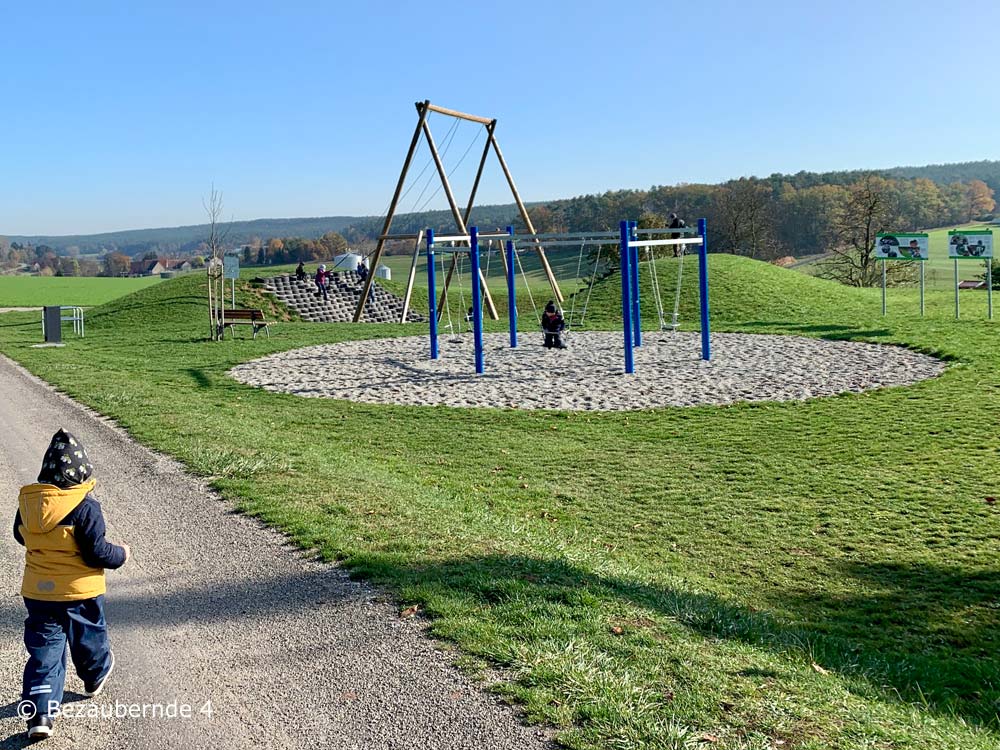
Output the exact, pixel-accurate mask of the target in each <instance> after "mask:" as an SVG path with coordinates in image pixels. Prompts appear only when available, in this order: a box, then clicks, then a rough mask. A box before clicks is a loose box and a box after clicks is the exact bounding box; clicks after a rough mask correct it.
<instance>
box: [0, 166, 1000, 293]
mask: <svg viewBox="0 0 1000 750" xmlns="http://www.w3.org/2000/svg"><path fill="white" fill-rule="evenodd" d="M997 189H1000V161H980V162H967V163H962V164H945V165H931V166H925V167H898V168H894V169H889V170H883V171H878V172H862V171H851V172H828V173H814V172H799V173H797V174H794V175H782V174H775V175H771V176H770V177H766V178H757V177H743V178H740V179H736V180H730V181H728V182H725V183H721V184H714V185H707V184H685V185H669V186H654V187H651V188H649V189H648V190H619V191H610V192H606V193H603V194H601V195H584V196H579V197H576V198H569V199H564V200H556V201H550V202H545V203H533V204H529V210H530V213H531V216H532V221H533V222H534V224H535V228H536V229H537V230H538V231H540V232H556V231H579V230H585V229H614V228H616V227H617V225H618V222H619V221H620V220H621V219H623V218H640V219H643V221H644V223H646V224H647V225H652V224H657V223H660V222H665V221H666V217H667V216H668V215H669V214H670V213H677V214H678V215H680V216H681V217H683V218H685V219H687V220H688V221H693V220H694V219H696V218H698V217H705V218H707V219H708V221H709V226H710V231H711V243H712V249H713V250H714V251H716V252H730V253H736V254H741V255H747V256H750V257H754V258H759V259H763V260H771V259H774V258H777V257H781V256H786V255H794V256H803V255H811V254H817V253H825V254H828V255H830V256H831V258H830V261H829V262H828V269H827V270H828V273H829V275H831V276H833V277H834V278H837V279H839V280H841V281H843V282H845V283H848V284H852V285H868V284H871V283H874V277H873V274H874V272H875V271H874V265H875V264H874V263H873V262H872V259H871V258H870V254H871V253H870V248H871V246H873V244H874V236H875V234H876V233H877V232H880V231H905V230H916V229H927V228H932V227H939V226H947V225H952V224H958V223H962V222H966V221H970V220H973V219H982V218H992V215H993V211H994V210H995V206H996V204H995V202H994V197H993V196H994V193H995V191H996V190H997ZM383 220H384V219H383V218H380V217H365V218H360V219H358V218H353V219H352V218H351V217H343V216H340V217H328V218H325V219H324V218H318V219H281V220H271V219H268V220H260V221H251V222H235V223H232V224H230V225H229V226H228V230H227V242H228V243H229V244H230V246H234V245H235V246H242V247H243V248H244V250H243V252H244V262H246V263H258V264H264V263H286V262H295V261H298V260H305V261H316V260H325V259H328V258H330V257H332V255H333V254H335V253H339V252H342V251H343V250H344V249H345V248H346V247H347V245H352V246H355V247H359V248H362V249H363V248H367V247H371V245H372V244H374V240H375V238H376V237H377V235H378V233H379V231H380V230H381V229H382V223H383ZM471 223H474V224H478V225H479V226H482V227H490V228H493V227H503V226H506V225H508V224H513V225H514V226H516V227H517V228H518V229H523V226H522V223H521V220H520V217H519V216H518V214H517V211H516V208H515V206H514V205H513V204H509V205H499V206H480V207H477V208H476V209H475V211H474V212H473V216H472V221H471ZM426 227H435V228H437V229H439V230H441V231H448V230H449V229H454V222H453V220H452V217H451V214H450V212H448V211H431V212H423V213H419V214H406V215H401V216H398V217H396V220H395V222H394V224H393V227H392V230H393V231H394V232H415V231H417V230H419V229H423V228H426ZM289 230H291V231H289ZM206 236H207V227H205V226H191V227H179V228H176V229H168V230H155V229H149V230H140V231H136V232H122V233H116V234H110V235H92V236H90V237H82V236H81V237H66V238H15V237H12V238H9V239H7V238H2V237H0V266H3V267H6V268H10V267H13V266H15V265H16V264H17V263H28V264H31V263H38V264H39V265H40V266H41V267H42V268H43V269H49V270H48V271H47V272H48V273H56V274H64V275H92V274H94V273H97V272H104V273H113V272H114V271H115V270H119V269H120V266H121V265H122V264H123V263H124V262H125V258H126V257H133V258H134V257H140V256H143V255H149V254H153V255H155V254H161V255H197V254H199V253H201V252H203V251H204V242H205V237H206ZM392 249H398V250H403V249H404V247H403V246H400V247H398V248H392ZM95 252H99V253H100V254H101V256H102V262H100V263H99V262H98V261H97V260H96V259H93V258H87V257H85V256H86V255H87V254H88V253H95ZM112 254H114V258H113V262H111V263H109V258H108V256H110V255H112ZM904 272H905V271H904V270H903V269H900V271H899V273H904Z"/></svg>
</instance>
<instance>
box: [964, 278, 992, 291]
mask: <svg viewBox="0 0 1000 750" xmlns="http://www.w3.org/2000/svg"><path fill="white" fill-rule="evenodd" d="M958 288H959V289H985V288H986V282H985V281H982V280H981V279H980V280H978V281H977V280H976V279H966V280H965V281H960V282H958Z"/></svg>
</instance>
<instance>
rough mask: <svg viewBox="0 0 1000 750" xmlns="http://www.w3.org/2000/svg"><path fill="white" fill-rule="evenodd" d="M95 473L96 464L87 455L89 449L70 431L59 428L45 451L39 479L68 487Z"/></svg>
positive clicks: (43, 482)
mask: <svg viewBox="0 0 1000 750" xmlns="http://www.w3.org/2000/svg"><path fill="white" fill-rule="evenodd" d="M93 473H94V466H93V464H91V463H90V457H89V456H87V449H86V448H84V447H83V444H82V443H81V442H80V441H79V440H77V439H76V438H75V437H73V436H72V435H70V434H69V433H68V432H66V431H65V430H59V431H58V432H56V434H55V435H53V436H52V442H51V443H49V449H48V450H47V451H45V458H43V459H42V470H41V471H40V472H38V481H39V483H41V484H54V485H55V486H56V487H61V488H62V489H67V488H69V487H73V486H74V485H77V484H82V483H83V482H86V481H87V479H89V478H90V476H91V475H92V474H93Z"/></svg>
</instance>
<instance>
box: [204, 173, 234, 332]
mask: <svg viewBox="0 0 1000 750" xmlns="http://www.w3.org/2000/svg"><path fill="white" fill-rule="evenodd" d="M201 205H202V206H204V208H205V213H206V214H208V238H207V239H206V241H205V246H206V250H207V252H208V254H209V258H208V262H207V263H206V264H205V265H206V268H207V269H208V320H209V326H210V333H209V335H210V337H211V338H212V340H213V341H219V340H221V339H222V335H223V329H224V324H225V311H224V308H225V299H226V296H225V285H226V282H225V279H224V278H223V272H222V271H223V264H222V255H223V253H224V252H225V249H226V248H225V242H226V237H227V236H228V234H229V227H228V226H227V227H223V226H222V225H221V219H222V210H223V203H222V191H221V190H216V189H215V183H212V192H211V193H210V194H209V196H208V198H202V201H201Z"/></svg>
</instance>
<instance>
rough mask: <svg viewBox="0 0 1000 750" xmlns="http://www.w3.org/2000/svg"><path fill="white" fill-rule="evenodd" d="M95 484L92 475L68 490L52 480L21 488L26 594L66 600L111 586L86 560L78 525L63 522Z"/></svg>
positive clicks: (90, 595) (20, 528)
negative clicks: (49, 482) (88, 479)
mask: <svg viewBox="0 0 1000 750" xmlns="http://www.w3.org/2000/svg"><path fill="white" fill-rule="evenodd" d="M95 485H96V482H94V481H93V480H91V481H88V482H84V483H83V484H78V485H76V486H73V487H69V488H67V489H60V488H59V487H56V486H55V485H51V484H29V485H27V486H26V487H22V488H21V493H20V496H19V498H18V505H19V508H20V518H21V523H20V525H19V526H18V531H19V532H20V534H21V537H22V538H23V539H24V547H25V561H24V581H23V583H22V584H21V595H22V596H24V597H26V598H28V599H41V600H43V601H50V602H64V601H76V600H79V599H90V598H93V597H95V596H99V595H101V594H103V593H104V592H105V591H106V587H105V583H104V568H94V567H91V566H90V565H88V564H87V563H86V562H85V561H84V559H83V555H82V554H81V551H80V546H79V545H78V544H77V541H76V537H75V535H74V531H75V529H74V527H73V525H71V524H66V523H64V521H67V520H70V519H68V516H69V515H70V514H71V513H72V512H73V511H74V510H75V509H76V508H77V506H78V505H80V503H82V502H83V501H84V500H85V499H86V497H87V493H88V492H90V491H91V490H93V489H94V486H95ZM98 512H99V511H98Z"/></svg>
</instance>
